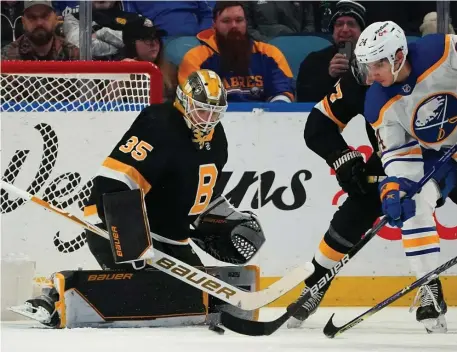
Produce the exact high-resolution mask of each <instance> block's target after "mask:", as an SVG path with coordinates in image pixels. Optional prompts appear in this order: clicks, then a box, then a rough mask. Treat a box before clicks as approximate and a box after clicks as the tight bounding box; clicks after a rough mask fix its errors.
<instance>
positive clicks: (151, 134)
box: [12, 70, 265, 328]
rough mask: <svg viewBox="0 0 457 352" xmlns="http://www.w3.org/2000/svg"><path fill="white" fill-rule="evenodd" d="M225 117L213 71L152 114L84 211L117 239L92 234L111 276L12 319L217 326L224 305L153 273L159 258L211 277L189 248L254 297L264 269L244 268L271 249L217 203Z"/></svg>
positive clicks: (254, 228)
mask: <svg viewBox="0 0 457 352" xmlns="http://www.w3.org/2000/svg"><path fill="white" fill-rule="evenodd" d="M226 109H227V100H226V91H225V89H224V86H223V84H222V82H221V80H220V78H219V76H218V75H217V74H216V73H214V72H213V71H209V70H199V71H196V72H194V73H192V74H191V75H190V76H189V77H188V79H187V80H186V82H185V84H183V85H182V86H180V87H178V88H177V98H176V100H175V102H174V103H163V104H157V105H151V106H149V107H148V108H146V109H144V110H143V111H142V112H141V113H140V115H139V116H138V117H137V118H136V120H135V121H134V122H133V124H132V125H131V127H130V128H129V129H128V131H127V132H126V133H125V134H124V136H123V137H122V138H121V139H120V140H119V142H118V143H117V145H116V146H115V147H114V148H113V150H112V152H111V154H110V155H109V156H108V157H107V158H106V159H105V160H104V162H103V164H102V166H101V168H100V169H99V171H98V173H97V175H96V177H95V178H94V186H93V188H92V191H91V196H90V199H89V202H88V203H87V205H86V207H85V210H84V216H85V219H86V220H87V221H88V222H90V223H91V224H94V225H96V226H98V227H100V228H103V229H105V230H107V231H108V233H109V238H110V240H107V239H105V238H103V237H100V236H98V235H97V234H95V233H92V232H90V231H87V233H86V235H87V242H88V245H89V248H90V251H91V252H92V254H93V255H94V257H95V258H96V260H97V262H98V263H99V264H100V266H101V268H102V269H103V270H93V271H63V272H58V273H55V274H54V275H53V276H52V281H53V285H52V287H48V288H44V289H43V292H42V294H41V295H40V296H38V297H36V298H33V299H30V300H28V301H27V302H25V304H24V305H22V306H18V307H12V310H13V311H15V312H17V313H19V314H22V315H25V316H27V317H30V318H32V319H35V320H37V321H39V322H41V323H42V324H45V325H47V326H51V327H56V328H61V327H98V326H168V325H176V324H177V325H187V324H200V323H204V322H205V321H206V322H207V321H208V319H210V318H211V319H213V318H214V319H217V311H218V309H219V308H220V307H219V306H220V305H221V304H222V303H224V302H222V301H219V300H218V299H217V298H214V297H211V296H209V297H208V294H207V293H205V292H202V290H199V289H198V288H195V287H192V286H191V285H189V284H188V283H186V282H185V280H184V281H183V280H177V279H176V278H174V277H172V276H169V275H167V274H166V273H163V272H161V271H158V270H156V269H155V268H152V267H151V266H149V265H148V260H149V258H151V257H153V252H154V249H157V250H160V251H161V252H163V253H166V254H168V255H169V256H171V257H173V258H176V259H178V260H180V261H182V262H184V263H187V264H189V265H191V266H194V267H202V268H203V263H202V261H201V259H200V258H199V256H198V255H197V254H196V252H195V251H194V250H193V249H192V247H191V244H190V243H191V241H192V242H193V243H194V244H195V245H197V246H198V247H199V248H200V249H202V250H203V251H205V252H206V253H208V254H209V255H210V256H212V257H213V258H215V259H217V260H219V261H222V262H225V263H228V264H231V266H228V267H214V268H206V270H207V272H208V273H210V274H211V275H214V276H215V277H218V278H220V279H222V280H224V281H227V282H230V284H231V285H233V286H237V287H240V288H243V289H245V290H251V291H254V290H256V289H257V287H256V286H257V285H258V282H257V281H256V280H257V278H258V273H257V272H256V270H258V268H256V267H252V266H244V265H245V264H246V263H248V261H249V260H251V259H252V257H253V256H254V255H255V254H256V253H257V252H258V250H259V249H260V248H261V246H262V245H263V243H264V242H265V238H264V234H263V231H262V228H261V226H260V223H259V221H258V219H257V218H256V216H255V215H254V214H252V213H250V212H240V211H237V210H236V209H234V208H233V207H232V206H231V205H230V204H229V203H228V202H227V200H226V199H225V198H224V197H223V196H217V195H216V194H215V193H216V192H215V186H216V182H217V180H218V178H219V177H220V175H221V171H222V168H223V167H224V165H225V164H226V161H227V158H228V152H227V140H226V136H225V133H224V129H223V127H222V125H221V124H220V123H219V121H220V120H221V118H222V117H223V115H224V113H225V111H226ZM186 279H187V280H192V278H191V277H190V276H189V277H187V278H186ZM193 280H194V281H195V280H197V279H196V278H195V277H194V278H193ZM211 285H212V284H211V283H208V286H209V287H211ZM213 286H214V284H213ZM213 288H214V287H213ZM231 309H232V310H233V309H235V310H236V307H231ZM240 314H250V315H249V316H248V317H250V318H254V316H253V315H255V314H256V312H255V311H251V312H244V311H241V310H240Z"/></svg>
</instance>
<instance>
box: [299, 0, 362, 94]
mask: <svg viewBox="0 0 457 352" xmlns="http://www.w3.org/2000/svg"><path fill="white" fill-rule="evenodd" d="M335 10H336V11H335V13H333V15H332V17H331V20H330V24H329V30H330V33H332V37H333V41H334V44H333V45H331V46H329V47H327V48H325V49H323V50H321V51H317V52H313V53H310V54H309V55H308V56H307V57H306V58H305V60H304V61H303V62H302V64H301V66H300V70H299V73H298V77H297V101H298V102H318V101H320V100H321V99H322V98H323V97H324V96H325V95H326V94H327V92H328V91H329V90H330V89H331V87H333V86H334V85H335V84H336V82H337V81H338V79H339V78H341V76H342V75H343V74H344V73H345V72H347V71H348V69H349V61H350V58H351V56H352V52H353V48H354V45H355V43H356V42H357V39H358V38H359V36H360V33H361V32H362V30H363V29H364V28H365V8H364V7H363V6H362V5H360V4H359V3H357V2H354V1H350V0H341V1H339V2H338V3H337V4H336V9H335Z"/></svg>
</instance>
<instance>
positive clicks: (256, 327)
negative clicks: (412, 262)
mask: <svg viewBox="0 0 457 352" xmlns="http://www.w3.org/2000/svg"><path fill="white" fill-rule="evenodd" d="M456 152H457V145H454V146H453V147H452V148H450V149H448V150H447V151H446V153H444V154H443V155H442V156H441V158H440V159H439V160H438V161H437V162H436V163H435V165H434V166H433V167H432V168H431V169H430V170H429V171H428V172H427V173H426V174H425V175H424V177H422V179H421V180H420V181H419V182H418V183H416V184H415V187H413V188H412V189H411V191H410V193H409V194H408V196H410V197H412V196H414V194H416V193H417V192H418V191H420V190H421V189H422V187H423V186H424V185H425V184H426V183H427V182H428V181H429V180H430V179H431V178H432V176H433V175H434V174H435V172H436V171H437V170H439V169H440V168H441V167H442V166H443V165H444V164H445V163H447V162H448V161H449V160H450V159H451V158H452V155H453V154H454V153H456ZM386 224H387V218H386V217H383V218H382V219H381V221H379V223H378V224H376V225H375V226H374V227H373V228H372V229H371V230H369V231H368V232H367V233H366V234H365V236H364V237H363V238H362V239H361V240H360V241H359V242H357V243H356V244H355V246H354V247H352V248H351V250H350V251H349V252H348V253H347V254H346V255H345V256H344V257H343V258H342V259H341V260H340V261H339V262H337V263H336V265H335V266H334V267H333V268H332V269H330V270H327V271H326V272H325V274H324V275H323V276H322V277H321V278H320V279H319V281H318V282H317V283H316V284H315V285H313V286H312V287H311V289H310V290H309V291H308V292H306V294H305V295H304V296H303V297H300V298H299V299H298V300H297V301H296V302H294V304H292V305H291V307H290V308H289V309H288V310H286V312H285V313H284V314H283V315H281V316H280V317H278V318H277V319H275V320H271V321H263V322H261V321H253V320H247V319H242V318H239V317H236V316H233V315H231V314H230V313H229V312H222V314H221V324H222V325H224V326H225V327H226V328H227V329H230V330H232V331H235V332H237V333H239V334H243V335H249V336H261V335H271V334H272V333H274V332H275V331H276V330H278V329H279V328H280V327H281V325H283V324H284V323H285V322H286V321H287V320H288V319H289V318H290V317H291V316H292V315H294V314H295V313H296V312H297V311H298V309H299V308H300V306H301V305H302V304H303V303H305V302H306V301H307V300H308V299H309V298H310V297H311V296H312V295H315V294H316V293H317V292H318V291H319V289H320V288H321V287H323V286H325V285H326V284H327V283H329V282H330V281H331V280H332V279H333V277H335V276H336V275H337V274H338V272H340V270H341V269H342V268H343V267H344V266H345V265H346V264H347V263H348V262H349V260H350V259H352V258H353V257H354V256H355V255H356V254H357V253H358V252H359V251H360V250H361V249H362V248H363V247H364V246H365V245H366V244H367V243H368V242H369V241H370V240H371V239H372V238H373V237H374V236H375V235H376V234H377V233H378V232H379V231H380V230H381V229H382V228H383V227H384V225H386Z"/></svg>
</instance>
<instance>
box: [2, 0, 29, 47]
mask: <svg viewBox="0 0 457 352" xmlns="http://www.w3.org/2000/svg"><path fill="white" fill-rule="evenodd" d="M1 7H2V14H1V16H2V20H1V26H2V27H1V28H2V48H3V47H4V46H5V45H7V44H10V43H11V42H14V41H15V40H16V39H17V38H19V37H20V36H21V35H22V34H23V33H24V30H23V29H22V20H21V16H22V11H24V2H23V1H2V2H1Z"/></svg>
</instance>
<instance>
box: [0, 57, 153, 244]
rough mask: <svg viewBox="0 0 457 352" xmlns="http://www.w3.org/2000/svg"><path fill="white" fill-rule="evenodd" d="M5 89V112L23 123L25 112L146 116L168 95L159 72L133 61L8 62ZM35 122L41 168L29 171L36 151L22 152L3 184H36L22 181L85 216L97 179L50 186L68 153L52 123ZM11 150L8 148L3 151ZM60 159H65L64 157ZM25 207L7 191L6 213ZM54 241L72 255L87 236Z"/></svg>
mask: <svg viewBox="0 0 457 352" xmlns="http://www.w3.org/2000/svg"><path fill="white" fill-rule="evenodd" d="M49 71H51V72H49ZM95 71H99V72H98V73H96V72H95ZM151 82H152V83H151ZM0 88H1V112H2V113H11V112H18V114H17V119H21V116H22V115H21V114H20V113H23V112H25V113H34V112H37V113H41V112H55V111H58V112H75V111H76V112H86V111H87V112H94V111H96V112H99V111H102V112H111V111H116V112H123V111H137V112H140V111H141V110H142V109H144V108H145V107H146V106H148V105H149V104H151V103H155V102H160V101H161V95H162V86H161V75H160V72H159V71H158V69H157V68H156V67H155V66H153V65H151V64H148V63H131V62H122V63H100V62H91V63H89V62H74V63H72V62H54V63H49V62H47V63H46V62H9V63H5V62H2V72H1V77H0ZM38 115H39V114H37V115H36V116H37V117H38ZM28 116H30V114H29V115H28ZM40 116H43V115H40ZM59 116H62V115H59ZM59 116H58V117H59ZM78 116H80V115H78ZM13 120H16V116H14V118H13ZM33 123H34V125H33V129H34V130H35V131H37V132H38V133H39V134H40V136H41V140H42V145H43V150H42V152H41V153H39V154H41V160H40V161H39V163H36V164H37V167H38V168H37V169H35V170H33V171H28V169H27V165H26V164H27V163H29V164H30V163H31V162H30V161H27V163H26V160H27V159H28V158H29V157H30V155H29V154H30V150H27V149H25V148H24V149H19V148H17V149H16V151H15V152H14V154H13V155H12V157H11V159H9V162H8V164H7V165H4V164H2V180H3V181H6V182H8V183H10V184H15V185H17V184H19V186H20V184H21V176H22V177H23V178H24V177H25V178H26V179H28V180H30V179H31V180H33V181H32V182H30V183H28V182H27V183H24V182H22V184H28V186H24V187H27V188H26V189H24V190H26V191H27V192H29V193H30V194H32V195H37V196H39V197H40V198H42V199H43V200H45V201H46V202H49V203H50V204H52V205H53V206H55V207H58V208H60V209H65V210H66V211H71V212H72V213H74V214H75V215H77V216H82V215H83V213H82V211H83V208H84V206H85V205H86V202H87V200H88V198H89V195H90V191H91V188H92V179H91V180H89V181H87V182H86V181H84V182H85V183H84V184H83V183H82V178H81V175H80V173H78V172H66V173H63V174H60V175H58V176H57V177H55V178H54V179H52V181H50V182H49V180H51V179H50V178H49V177H50V174H51V173H52V172H53V169H54V167H55V165H56V163H57V161H58V154H59V150H60V153H62V149H61V147H60V146H59V136H58V135H57V133H56V132H55V130H54V129H53V127H52V126H51V125H50V124H49V123H46V122H40V121H39V120H37V121H36V123H35V122H33ZM24 132H27V131H17V130H8V131H6V129H4V128H3V127H2V133H3V134H5V133H7V134H8V135H11V134H18V135H19V134H21V133H24ZM87 134H88V135H89V134H90V131H87ZM23 138H27V137H24V136H23ZM3 140H5V139H3ZM60 142H61V141H60ZM2 144H3V142H2ZM9 147H10V146H6V148H5V145H2V149H3V150H5V149H10V148H9ZM79 147H80V148H81V146H79ZM75 148H78V146H75ZM59 157H60V158H61V159H62V155H60V156H59ZM83 160H84V159H83ZM21 170H22V171H21ZM24 170H25V171H24ZM91 176H92V175H91ZM25 202H26V200H24V199H22V198H20V197H17V196H16V195H15V194H11V193H8V192H6V191H5V190H4V189H1V199H0V207H1V214H9V213H12V212H14V211H15V210H16V209H18V208H19V207H21V206H22V205H23V204H24V203H25ZM53 242H54V246H55V248H56V249H57V250H58V251H59V252H61V253H68V252H73V251H76V250H78V249H79V248H80V247H81V246H83V245H84V243H85V236H84V234H83V233H81V235H80V236H78V237H76V238H73V239H72V240H70V241H64V240H62V239H61V238H60V237H59V233H56V234H55V236H54V239H53Z"/></svg>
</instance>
